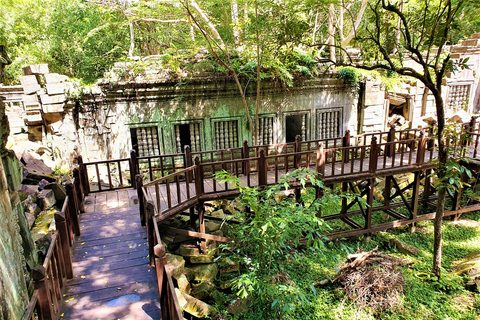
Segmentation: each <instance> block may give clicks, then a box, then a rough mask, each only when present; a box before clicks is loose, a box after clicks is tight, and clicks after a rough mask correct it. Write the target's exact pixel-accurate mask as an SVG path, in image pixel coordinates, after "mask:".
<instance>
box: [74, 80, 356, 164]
mask: <svg viewBox="0 0 480 320" xmlns="http://www.w3.org/2000/svg"><path fill="white" fill-rule="evenodd" d="M254 89H255V85H253V84H251V85H250V88H249V90H248V91H247V100H248V105H249V106H251V107H252V108H253V107H254V105H255V95H254V93H255V90H254ZM357 101H358V97H357V94H356V92H354V90H352V88H351V87H349V86H348V85H346V84H344V83H343V82H342V81H339V80H338V79H337V78H336V77H335V75H327V76H325V77H323V78H318V79H312V80H307V81H303V82H300V83H297V84H296V85H295V86H294V87H293V88H285V87H283V86H282V85H281V84H280V83H275V82H265V83H264V86H263V88H262V98H261V108H260V112H259V113H260V115H261V116H266V117H272V118H273V128H272V129H273V141H272V143H283V142H285V139H286V137H285V132H286V125H287V123H286V121H287V120H286V119H287V117H288V116H289V115H293V114H305V115H306V117H305V121H306V123H305V127H306V134H305V138H306V139H317V138H319V137H320V135H321V134H322V133H321V132H320V130H321V128H319V127H321V126H319V125H318V124H319V121H320V120H322V119H323V120H322V121H324V120H325V119H324V118H322V119H320V116H319V113H322V112H327V113H328V112H339V113H338V114H340V115H341V116H340V118H341V123H340V125H339V128H338V130H339V133H340V135H343V133H344V132H345V130H351V131H352V132H355V130H356V124H357ZM82 104H83V105H82V107H81V108H80V109H79V113H78V134H79V139H80V145H81V153H82V155H83V156H84V157H85V158H86V160H87V161H93V160H100V159H102V160H103V159H112V158H123V157H127V156H128V154H129V151H130V150H131V149H132V138H131V132H130V129H132V128H139V127H140V128H141V127H156V128H158V132H159V139H160V141H159V143H160V152H161V153H162V154H170V153H176V151H177V148H176V136H175V135H176V133H175V125H177V124H182V123H190V122H192V121H193V122H198V123H199V128H200V132H201V133H200V134H201V149H202V150H212V149H214V148H215V144H214V140H215V139H214V138H215V132H214V131H215V122H216V121H220V120H221V121H228V120H234V121H238V131H239V132H238V137H237V138H238V143H237V145H236V146H240V144H241V142H242V141H243V140H247V141H249V143H250V144H252V138H251V136H252V134H251V132H250V129H249V125H248V121H247V116H246V112H245V108H244V106H243V103H242V100H241V97H240V95H239V93H238V88H237V87H236V85H235V83H234V82H232V81H227V80H225V79H216V80H211V79H205V80H201V79H198V80H196V81H191V82H190V83H172V82H170V83H160V82H148V81H145V82H143V83H138V82H129V83H104V84H103V85H101V86H100V87H97V88H92V89H91V90H90V91H88V92H84V94H83V95H82ZM252 114H253V112H252ZM323 134H324V133H323Z"/></svg>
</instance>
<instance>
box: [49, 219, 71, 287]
mask: <svg viewBox="0 0 480 320" xmlns="http://www.w3.org/2000/svg"><path fill="white" fill-rule="evenodd" d="M54 218H55V227H56V229H57V231H58V233H59V236H60V239H59V242H60V247H61V251H62V257H63V261H64V263H65V271H66V274H67V278H68V279H72V278H73V266H72V255H71V252H70V243H69V240H68V231H67V223H66V219H65V213H64V212H60V213H58V212H57V213H55V214H54Z"/></svg>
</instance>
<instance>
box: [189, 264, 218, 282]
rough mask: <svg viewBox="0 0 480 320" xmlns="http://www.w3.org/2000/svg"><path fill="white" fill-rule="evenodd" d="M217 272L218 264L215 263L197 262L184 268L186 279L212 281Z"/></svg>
mask: <svg viewBox="0 0 480 320" xmlns="http://www.w3.org/2000/svg"><path fill="white" fill-rule="evenodd" d="M217 273H218V266H217V264H216V263H210V264H197V265H192V266H191V267H188V268H185V275H186V276H187V279H193V280H195V281H206V280H209V281H213V280H215V278H216V277H217Z"/></svg>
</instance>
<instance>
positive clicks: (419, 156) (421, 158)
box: [417, 131, 428, 165]
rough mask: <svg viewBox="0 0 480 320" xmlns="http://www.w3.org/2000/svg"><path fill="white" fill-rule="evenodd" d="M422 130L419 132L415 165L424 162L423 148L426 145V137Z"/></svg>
mask: <svg viewBox="0 0 480 320" xmlns="http://www.w3.org/2000/svg"><path fill="white" fill-rule="evenodd" d="M424 135H425V134H424V133H423V131H421V132H420V139H421V140H420V143H419V144H418V149H417V165H422V164H423V163H424V162H425V150H426V147H427V140H428V139H427V138H426V137H424Z"/></svg>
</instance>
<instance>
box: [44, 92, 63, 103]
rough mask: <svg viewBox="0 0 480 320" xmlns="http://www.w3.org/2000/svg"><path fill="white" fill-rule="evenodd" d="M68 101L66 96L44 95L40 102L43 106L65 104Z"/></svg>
mask: <svg viewBox="0 0 480 320" xmlns="http://www.w3.org/2000/svg"><path fill="white" fill-rule="evenodd" d="M65 100H66V96H65V94H54V95H49V94H42V95H40V101H42V104H55V103H64V102H65Z"/></svg>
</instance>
